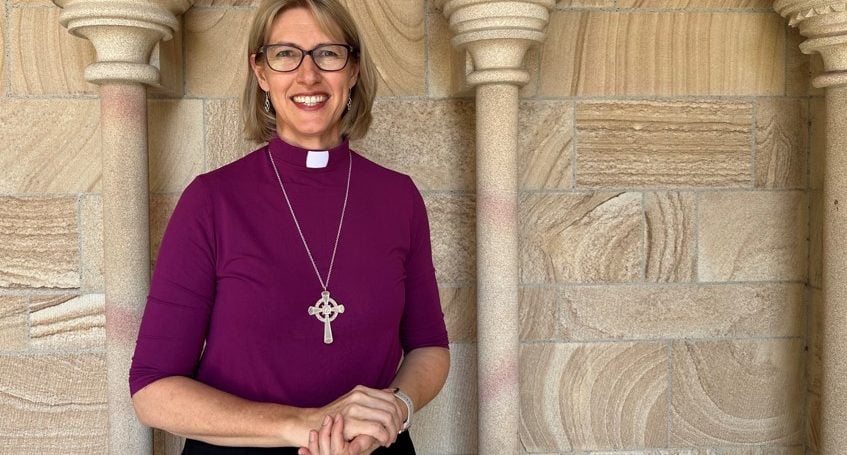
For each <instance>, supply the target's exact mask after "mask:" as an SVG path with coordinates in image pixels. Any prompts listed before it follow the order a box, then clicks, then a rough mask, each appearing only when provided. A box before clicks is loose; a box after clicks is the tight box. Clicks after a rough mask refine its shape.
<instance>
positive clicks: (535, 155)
mask: <svg viewBox="0 0 847 455" xmlns="http://www.w3.org/2000/svg"><path fill="white" fill-rule="evenodd" d="M573 115H574V114H573V106H572V105H571V104H570V103H562V102H547V101H524V102H522V103H521V104H520V111H519V114H518V169H519V170H518V172H519V179H520V186H521V189H525V190H537V189H568V188H572V187H573V123H574V121H573Z"/></svg>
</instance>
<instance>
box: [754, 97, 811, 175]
mask: <svg viewBox="0 0 847 455" xmlns="http://www.w3.org/2000/svg"><path fill="white" fill-rule="evenodd" d="M807 108H808V105H807V101H806V100H805V99H785V98H763V99H760V100H758V102H757V105H756V186H757V187H764V188H805V187H806V161H807V158H808V157H807V153H806V150H807V148H808V147H807V144H808V138H809V128H808V122H809V113H808V109H807Z"/></svg>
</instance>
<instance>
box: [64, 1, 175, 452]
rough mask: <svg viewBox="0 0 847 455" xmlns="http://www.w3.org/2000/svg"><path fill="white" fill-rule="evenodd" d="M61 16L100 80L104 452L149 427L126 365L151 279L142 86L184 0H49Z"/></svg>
mask: <svg viewBox="0 0 847 455" xmlns="http://www.w3.org/2000/svg"><path fill="white" fill-rule="evenodd" d="M54 3H56V5H58V6H59V7H61V8H63V11H62V13H61V15H60V16H59V21H60V22H61V23H62V25H64V26H65V27H67V28H68V30H69V31H70V32H71V33H72V34H74V35H77V36H80V37H83V38H87V39H88V40H90V41H91V43H92V44H93V45H94V49H95V50H96V52H97V61H96V62H95V63H92V64H91V65H89V66H88V67H87V68H86V69H85V78H86V79H87V80H88V81H90V82H93V83H95V84H98V85H99V86H100V129H101V135H102V160H103V181H102V185H103V186H102V197H103V243H104V244H103V256H104V257H103V264H104V275H105V287H106V346H107V368H108V384H109V390H108V400H109V453H113V454H119V453H127V454H128V453H133V454H145V453H151V450H152V437H151V433H150V430H149V429H147V428H146V427H144V426H142V425H141V424H140V423H139V422H138V420H137V419H136V417H135V412H134V410H133V408H132V403H131V401H130V398H129V388H128V384H127V373H128V371H129V365H130V360H131V357H132V352H133V349H134V346H135V339H136V335H137V333H138V324H139V322H140V319H141V312H142V311H143V308H144V303H145V300H146V297H147V292H148V286H149V280H150V238H149V227H148V225H149V223H148V218H149V216H148V180H147V172H148V164H147V88H146V85H153V86H156V85H158V82H159V71H158V69H157V68H156V67H154V66H152V65H150V64H149V62H150V55H151V52H152V51H153V48H154V46H155V45H156V44H157V43H158V42H159V41H160V40H168V39H171V38H172V37H173V33H174V31H175V30H176V29H177V28H178V26H179V22H178V21H177V19H176V15H178V14H181V13H182V12H184V11H185V10H186V9H187V8H188V7H189V6H190V2H189V1H188V0H168V1H158V2H157V1H153V0H149V1H141V0H123V1H115V0H54Z"/></svg>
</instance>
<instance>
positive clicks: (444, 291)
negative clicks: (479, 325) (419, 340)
mask: <svg viewBox="0 0 847 455" xmlns="http://www.w3.org/2000/svg"><path fill="white" fill-rule="evenodd" d="M438 294H439V296H440V298H441V309H442V311H443V312H444V321H445V322H446V323H447V334H448V335H449V338H450V341H451V342H456V341H476V288H474V287H471V286H467V287H440V288H439V289H438Z"/></svg>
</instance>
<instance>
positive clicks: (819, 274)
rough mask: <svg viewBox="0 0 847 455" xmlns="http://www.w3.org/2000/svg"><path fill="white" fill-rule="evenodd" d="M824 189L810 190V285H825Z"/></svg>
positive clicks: (817, 286)
mask: <svg viewBox="0 0 847 455" xmlns="http://www.w3.org/2000/svg"><path fill="white" fill-rule="evenodd" d="M823 217H824V200H823V191H820V190H814V191H810V192H809V286H811V287H814V288H818V289H821V288H822V287H823Z"/></svg>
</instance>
